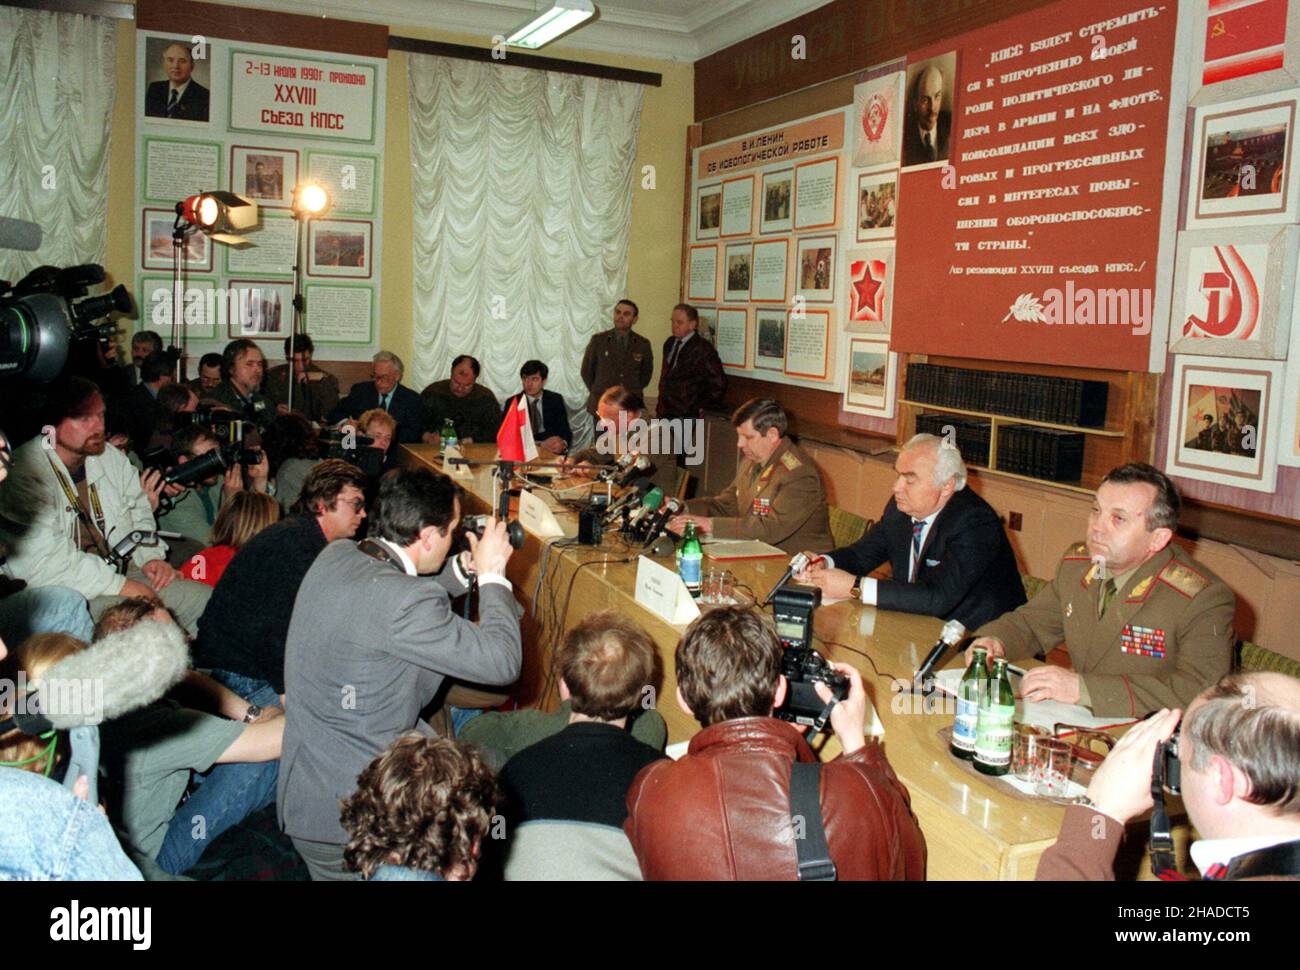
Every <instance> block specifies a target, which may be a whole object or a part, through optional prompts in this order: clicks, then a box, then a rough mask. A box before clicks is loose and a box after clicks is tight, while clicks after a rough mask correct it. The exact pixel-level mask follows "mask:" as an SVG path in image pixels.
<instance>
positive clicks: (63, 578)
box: [0, 377, 212, 634]
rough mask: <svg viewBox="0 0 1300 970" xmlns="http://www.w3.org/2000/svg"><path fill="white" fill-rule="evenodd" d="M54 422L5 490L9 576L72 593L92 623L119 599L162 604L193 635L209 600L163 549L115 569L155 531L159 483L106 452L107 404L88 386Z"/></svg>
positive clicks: (1, 517)
mask: <svg viewBox="0 0 1300 970" xmlns="http://www.w3.org/2000/svg"><path fill="white" fill-rule="evenodd" d="M50 418H51V420H50V423H49V424H48V425H47V426H46V429H45V433H43V434H41V435H38V436H37V437H35V438H33V439H32V440H31V441H29V442H27V443H26V444H25V445H23V446H22V447H21V448H19V449H18V450H17V451H15V452H14V458H13V464H14V467H13V472H12V474H11V475H10V477H9V481H7V482H5V486H4V488H3V489H0V541H2V542H3V543H4V545H5V546H6V547H7V549H8V553H9V562H8V567H9V569H10V571H11V572H12V573H13V574H14V576H16V577H18V578H20V579H24V580H26V581H27V583H28V585H29V586H33V587H41V586H70V587H71V588H73V589H75V590H76V591H77V592H79V593H80V594H81V595H82V596H84V597H86V599H88V600H90V609H91V613H92V614H93V615H94V616H95V617H96V618H97V617H98V616H99V614H100V613H102V612H103V611H104V610H106V609H107V608H108V607H109V606H112V605H113V604H114V603H117V602H119V601H120V600H121V599H122V598H123V597H132V596H143V597H146V598H148V599H152V600H160V601H161V602H162V604H163V605H164V606H166V607H167V608H168V609H170V610H171V611H172V612H173V613H174V614H175V615H176V618H177V619H178V620H179V621H180V623H181V625H182V626H183V627H185V629H186V630H187V631H189V632H190V633H191V634H193V632H194V630H195V624H196V621H197V620H198V618H199V615H200V614H201V613H202V612H203V608H204V606H206V605H207V602H208V597H209V596H210V595H211V593H212V590H211V588H210V587H208V586H205V585H203V584H202V583H195V582H191V581H190V580H188V579H182V578H181V576H180V573H178V572H177V571H176V570H175V569H173V568H172V567H171V566H169V565H168V564H167V561H166V558H167V546H166V544H165V543H162V542H159V543H158V544H157V545H153V546H149V545H140V546H137V547H136V548H135V550H134V552H132V553H131V555H130V557H129V560H128V561H127V562H126V563H125V564H124V565H125V567H126V568H125V574H123V572H120V571H119V569H118V565H117V563H115V562H113V561H111V560H112V559H113V556H112V552H111V550H112V547H113V546H114V544H116V543H118V542H120V541H121V540H122V539H124V538H125V537H126V536H127V535H128V534H129V533H130V532H132V531H134V530H143V531H152V530H154V529H155V525H154V518H153V513H154V509H156V508H157V507H158V500H159V497H160V495H161V494H162V492H163V483H162V475H161V473H160V472H158V471H157V470H150V471H147V472H145V473H144V474H143V475H141V476H139V477H137V475H136V472H135V469H134V468H133V467H132V465H131V463H130V462H129V461H128V460H127V458H126V456H125V455H123V454H122V452H120V451H118V450H117V449H116V448H108V447H107V440H106V438H105V435H104V398H103V395H101V394H100V391H99V388H97V387H96V386H95V385H94V384H92V383H91V382H90V381H87V380H85V379H83V378H79V377H74V378H71V379H70V380H69V381H68V384H67V386H66V387H65V388H64V389H63V391H62V392H61V393H59V394H58V395H56V396H55V400H54V410H53V413H52V414H51V415H50ZM174 491H176V492H179V489H175V490H174Z"/></svg>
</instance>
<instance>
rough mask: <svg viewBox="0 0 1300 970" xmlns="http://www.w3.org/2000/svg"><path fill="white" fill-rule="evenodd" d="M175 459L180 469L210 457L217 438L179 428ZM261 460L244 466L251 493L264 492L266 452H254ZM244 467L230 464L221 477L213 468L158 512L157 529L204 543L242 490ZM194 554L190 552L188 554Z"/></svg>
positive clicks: (203, 430)
mask: <svg viewBox="0 0 1300 970" xmlns="http://www.w3.org/2000/svg"><path fill="white" fill-rule="evenodd" d="M173 447H174V450H175V452H176V460H177V462H178V465H179V466H180V467H183V466H185V465H187V464H189V463H190V462H192V461H196V460H197V459H199V458H202V457H203V456H204V455H207V454H211V453H212V452H214V451H218V450H219V449H220V448H221V439H220V438H218V437H217V436H216V434H215V433H213V432H212V431H211V430H210V429H208V428H205V427H203V426H202V425H197V424H192V425H190V426H189V427H188V428H182V429H181V430H180V431H178V432H177V433H176V436H175V438H174V439H173ZM258 454H259V455H261V460H260V461H259V462H258V463H257V464H256V465H249V466H247V472H248V479H249V488H250V489H251V490H252V491H254V492H265V491H266V490H267V485H266V483H267V468H268V466H267V461H266V453H265V452H258ZM244 472H245V466H243V465H240V464H238V463H232V464H231V465H229V467H227V468H226V470H225V473H224V474H222V472H221V469H220V468H214V469H213V472H212V474H211V475H209V476H207V477H206V478H204V479H203V480H201V481H198V482H195V483H194V484H193V485H191V486H190V487H188V488H186V489H185V491H184V492H182V493H181V494H180V495H178V496H176V497H175V498H174V499H172V507H171V509H169V510H167V511H161V512H159V513H158V525H159V528H162V529H165V530H167V531H168V532H179V533H180V534H181V535H183V536H185V538H187V539H190V540H192V541H193V542H195V543H198V544H199V546H200V547H202V546H203V545H204V544H206V543H207V541H208V535H209V533H211V531H212V526H213V524H215V523H216V521H217V513H218V512H219V511H220V510H221V506H222V505H223V504H224V503H225V502H226V501H227V500H228V499H230V497H231V496H233V495H234V494H235V493H236V492H238V491H239V490H240V489H242V488H243V487H244ZM196 551H198V550H197V549H195V550H190V555H192V554H193V552H196ZM189 557H190V556H189V555H184V556H182V557H181V558H179V559H173V561H174V562H181V563H184V562H185V561H186V560H188V559H189Z"/></svg>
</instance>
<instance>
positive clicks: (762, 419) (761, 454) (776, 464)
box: [671, 398, 834, 554]
mask: <svg viewBox="0 0 1300 970" xmlns="http://www.w3.org/2000/svg"><path fill="white" fill-rule="evenodd" d="M731 423H732V425H733V426H734V427H735V428H736V437H737V447H738V448H739V449H740V452H741V455H742V460H741V462H740V468H739V469H738V470H737V471H736V478H735V481H733V482H732V483H731V485H730V486H729V487H728V488H727V489H726V491H724V492H723V493H722V494H721V495H717V496H714V497H713V498H701V499H693V500H692V501H690V502H688V503H687V514H686V515H683V516H678V518H677V519H674V520H673V522H672V523H671V527H672V529H673V531H674V532H678V531H680V529H681V528H684V527H685V522H686V520H687V519H693V520H695V522H696V524H697V527H698V528H700V530H701V531H703V532H704V533H705V534H707V535H713V536H716V537H717V538H719V539H758V540H760V541H762V542H766V543H768V544H769V545H773V546H776V547H777V548H779V549H782V550H784V551H785V552H788V553H791V554H794V553H797V552H800V551H801V550H804V549H829V548H831V546H832V545H833V544H834V543H833V542H832V541H831V526H830V516H829V513H828V512H827V508H826V491H825V489H824V488H822V479H821V474H820V473H819V472H818V471H817V466H816V465H814V464H813V463H812V461H811V460H809V458H808V456H807V455H805V454H804V453H803V452H802V451H800V450H799V448H797V447H796V446H795V445H794V443H793V442H791V441H790V439H789V438H787V437H786V436H785V432H786V416H785V412H784V411H783V410H782V409H781V406H780V405H779V404H778V403H777V402H776V401H773V400H771V399H770V398H756V399H755V400H752V401H749V402H747V403H745V404H742V405H741V406H740V408H739V410H737V411H736V413H735V414H734V415H733V416H732V419H731Z"/></svg>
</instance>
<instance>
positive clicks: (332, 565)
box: [227, 469, 522, 880]
mask: <svg viewBox="0 0 1300 970" xmlns="http://www.w3.org/2000/svg"><path fill="white" fill-rule="evenodd" d="M459 522H460V499H459V498H458V490H457V488H456V483H455V482H453V481H452V480H451V479H450V478H447V477H446V476H443V475H438V474H435V473H434V472H431V471H428V470H427V469H419V470H402V471H397V472H394V473H393V474H391V475H388V476H386V477H385V478H384V480H383V481H382V482H381V483H380V486H379V499H378V501H377V502H376V503H375V509H374V519H373V522H372V525H371V538H369V539H366V540H365V541H364V542H361V543H359V544H356V545H354V544H352V543H350V542H335V543H331V544H330V545H329V546H328V547H327V548H326V549H325V551H324V552H322V553H321V554H320V555H319V556H318V557H317V558H316V561H315V562H314V563H313V564H312V567H311V569H310V570H309V571H308V572H307V575H306V576H305V577H304V578H303V581H302V588H301V590H300V591H299V593H298V598H297V602H296V603H295V604H294V608H293V620H292V622H291V623H290V625H289V633H288V642H287V644H286V647H285V653H284V682H285V688H286V692H287V700H288V705H289V706H288V710H289V717H288V723H287V725H286V727H285V736H284V750H283V754H282V755H281V765H280V783H279V798H278V810H279V816H280V824H281V827H282V828H283V829H284V831H285V832H286V833H288V835H289V836H290V837H291V838H292V839H293V843H294V848H296V849H297V850H298V853H299V854H300V855H301V856H302V857H303V859H304V860H305V861H306V863H307V868H308V869H309V870H310V872H311V876H312V878H313V879H328V880H339V879H346V878H348V874H347V873H345V872H344V868H343V855H344V848H345V846H346V845H347V843H348V833H347V832H346V831H345V830H344V828H343V826H342V825H341V824H340V822H339V801H340V800H341V799H344V798H347V797H348V796H349V795H350V794H351V793H352V792H353V791H355V790H356V786H357V776H358V775H359V774H361V772H362V771H363V770H364V769H365V767H366V766H367V765H368V764H369V763H370V761H371V760H372V759H373V758H374V757H376V756H377V755H379V754H380V753H381V752H383V750H384V749H385V748H387V747H388V745H390V744H391V743H392V742H393V741H395V740H396V739H397V738H398V737H399V736H401V735H402V734H403V733H404V732H406V731H409V730H411V729H412V728H415V729H416V730H418V731H420V732H421V733H423V734H426V735H427V734H429V733H430V728H429V726H428V724H426V723H425V722H424V721H422V720H421V719H420V711H421V710H422V709H423V708H424V707H425V706H426V705H428V704H429V702H430V701H432V700H433V699H434V697H435V696H437V694H438V693H439V691H440V690H441V689H442V686H443V681H444V679H445V678H447V677H456V678H461V679H463V680H467V681H472V682H475V683H482V684H493V685H495V684H509V683H512V682H513V681H514V680H515V678H516V677H518V676H519V670H520V666H521V663H522V644H521V638H520V632H519V616H520V610H519V607H518V606H517V604H516V603H515V598H514V593H513V590H512V588H511V585H510V581H509V580H508V579H506V577H505V569H506V563H507V562H509V560H510V556H511V553H512V551H513V550H512V547H511V544H510V539H509V537H508V535H507V531H506V524H505V523H504V522H497V521H491V522H490V523H489V524H488V525H487V527H486V528H485V530H484V532H483V535H482V536H481V537H476V536H474V537H470V539H469V545H470V552H471V557H470V558H471V559H472V561H473V566H474V572H475V573H476V575H477V577H478V588H479V622H478V623H477V624H475V623H471V622H470V621H468V620H465V619H462V618H461V617H459V616H457V615H456V612H455V610H453V609H452V604H451V597H452V596H453V595H456V596H459V595H461V594H462V593H464V592H466V590H467V589H468V583H467V581H466V577H465V575H464V572H463V571H462V568H461V564H460V563H459V562H458V561H457V560H454V559H453V560H451V561H450V563H449V555H448V554H449V553H450V551H451V548H452V544H453V542H455V540H456V539H457V537H458V535H459V533H460V530H459V529H458V525H459ZM272 528H274V527H272ZM270 531H271V530H269V529H268V530H267V532H270ZM266 534H267V533H262V535H266ZM254 541H256V540H254ZM246 552H247V550H246V551H245V553H244V554H246ZM242 555H243V554H241V556H242ZM239 563H240V557H236V558H235V561H234V563H232V565H231V569H234V568H236V567H237V566H238V565H239ZM227 576H229V572H227ZM429 577H433V581H432V582H431V581H430V579H429Z"/></svg>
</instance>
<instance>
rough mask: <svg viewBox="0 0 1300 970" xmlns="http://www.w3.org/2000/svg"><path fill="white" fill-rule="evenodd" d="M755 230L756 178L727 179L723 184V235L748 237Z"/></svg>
mask: <svg viewBox="0 0 1300 970" xmlns="http://www.w3.org/2000/svg"><path fill="white" fill-rule="evenodd" d="M753 230H754V176H752V175H742V176H740V177H738V178H734V179H727V180H726V181H725V182H723V183H722V219H721V224H720V232H721V235H722V236H723V237H726V236H748V235H750V234H751V233H752V232H753Z"/></svg>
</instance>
